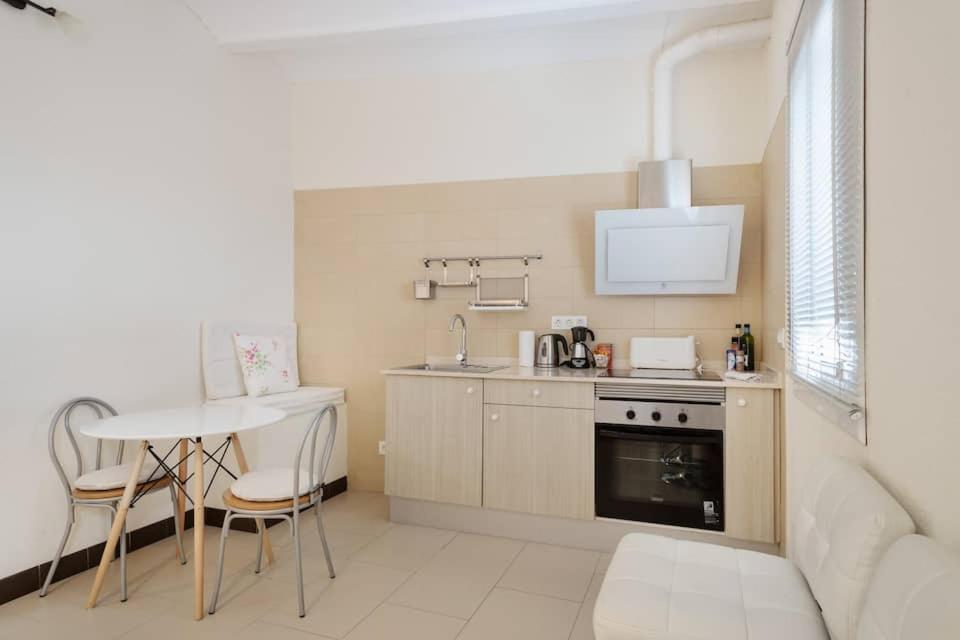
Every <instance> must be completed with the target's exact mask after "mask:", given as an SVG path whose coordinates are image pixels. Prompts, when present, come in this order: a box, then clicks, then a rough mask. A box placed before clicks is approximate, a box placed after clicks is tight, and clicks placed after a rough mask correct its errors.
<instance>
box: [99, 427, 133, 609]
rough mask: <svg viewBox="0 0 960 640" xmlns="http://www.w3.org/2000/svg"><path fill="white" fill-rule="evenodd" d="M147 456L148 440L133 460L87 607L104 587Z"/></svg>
mask: <svg viewBox="0 0 960 640" xmlns="http://www.w3.org/2000/svg"><path fill="white" fill-rule="evenodd" d="M146 456H147V441H146V440H144V441H142V442H141V443H140V447H139V448H138V449H137V457H136V458H135V459H134V461H133V469H132V470H131V471H130V477H129V478H128V479H127V486H126V487H125V488H124V490H123V496H122V497H121V498H120V504H118V505H117V515H116V516H115V517H114V518H113V526H112V527H110V536H109V537H108V538H107V546H106V547H104V549H103V555H102V556H101V557H100V566H99V567H97V575H96V577H95V578H94V579H93V586H92V587H90V595H89V596H88V597H87V609H92V608H93V607H95V606H96V605H97V597H98V596H99V595H100V589H101V588H102V587H103V579H104V578H105V577H106V575H107V569H108V568H109V567H110V561H111V560H112V559H113V552H114V551H115V550H116V548H117V541H119V540H120V535H121V534H122V533H123V525H124V523H125V522H126V520H127V511H129V509H130V501H131V500H132V499H133V494H134V492H135V491H136V490H137V484H138V480H139V479H140V469H142V468H143V460H144V458H146Z"/></svg>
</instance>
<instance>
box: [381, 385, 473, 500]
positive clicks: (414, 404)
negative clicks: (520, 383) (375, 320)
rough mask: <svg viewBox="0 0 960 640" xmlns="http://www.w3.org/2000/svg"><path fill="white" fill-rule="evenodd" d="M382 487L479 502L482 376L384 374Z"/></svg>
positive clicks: (395, 492) (409, 495)
mask: <svg viewBox="0 0 960 640" xmlns="http://www.w3.org/2000/svg"><path fill="white" fill-rule="evenodd" d="M386 384H387V406H386V432H387V433H386V437H387V452H386V454H387V455H386V476H385V492H386V493H387V494H388V495H391V496H400V497H404V498H416V499H419V500H435V501H438V502H450V503H455V504H463V505H469V506H475V507H479V506H480V504H481V490H482V487H481V473H482V458H481V457H482V455H483V380H481V379H477V378H449V377H437V378H434V377H426V376H388V377H387V380H386Z"/></svg>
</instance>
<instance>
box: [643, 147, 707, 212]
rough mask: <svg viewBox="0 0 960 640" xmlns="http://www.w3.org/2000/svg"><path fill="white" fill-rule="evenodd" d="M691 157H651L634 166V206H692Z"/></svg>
mask: <svg viewBox="0 0 960 640" xmlns="http://www.w3.org/2000/svg"><path fill="white" fill-rule="evenodd" d="M692 174H693V160H689V159H688V160H653V161H649V162H641V163H640V164H639V165H638V166H637V208H638V209H657V208H661V207H689V206H691V196H690V192H691V190H692V184H693V177H692Z"/></svg>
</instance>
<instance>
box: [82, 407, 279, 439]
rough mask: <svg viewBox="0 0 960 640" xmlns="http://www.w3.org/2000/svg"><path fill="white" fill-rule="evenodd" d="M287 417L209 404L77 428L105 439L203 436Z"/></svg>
mask: <svg viewBox="0 0 960 640" xmlns="http://www.w3.org/2000/svg"><path fill="white" fill-rule="evenodd" d="M286 417H287V414H286V412H285V411H282V410H280V409H271V408H269V407H258V406H254V405H234V406H227V405H225V406H205V407H194V408H190V409H166V410H162V411H144V412H140V413H127V414H123V415H119V416H114V417H111V418H106V419H104V420H96V421H94V422H91V423H88V424H85V425H82V426H78V427H77V428H76V429H77V431H79V432H80V433H82V434H83V435H85V436H89V437H91V438H103V439H105V440H163V439H174V438H203V437H206V436H214V435H222V434H225V433H233V432H235V431H246V430H248V429H258V428H260V427H266V426H268V425H271V424H274V423H275V422H280V421H281V420H283V419H284V418H286Z"/></svg>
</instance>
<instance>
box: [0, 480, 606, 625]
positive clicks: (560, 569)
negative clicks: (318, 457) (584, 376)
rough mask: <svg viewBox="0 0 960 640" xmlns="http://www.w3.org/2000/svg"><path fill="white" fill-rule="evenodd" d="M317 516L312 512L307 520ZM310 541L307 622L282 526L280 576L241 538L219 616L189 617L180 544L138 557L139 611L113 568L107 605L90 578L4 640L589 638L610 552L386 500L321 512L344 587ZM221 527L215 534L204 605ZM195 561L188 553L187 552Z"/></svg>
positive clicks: (134, 574)
mask: <svg viewBox="0 0 960 640" xmlns="http://www.w3.org/2000/svg"><path fill="white" fill-rule="evenodd" d="M305 515H309V514H305ZM304 522H305V524H306V525H308V526H305V527H304V536H303V549H304V581H305V582H306V585H307V586H306V603H307V615H306V617H305V618H299V617H298V616H297V602H296V587H295V584H294V575H295V568H294V564H293V554H292V550H291V548H290V536H289V531H288V527H287V526H286V525H279V526H277V527H274V528H272V529H271V530H270V535H271V539H272V541H273V544H274V549H275V552H276V564H274V565H273V566H269V567H266V568H265V569H264V571H263V573H262V574H261V575H259V576H257V575H255V574H254V573H253V563H254V553H255V550H256V537H255V536H254V535H252V534H246V533H237V532H231V534H230V538H229V542H228V544H227V563H226V568H225V572H224V591H223V593H222V594H221V601H220V608H219V609H218V610H217V613H216V614H215V615H213V616H207V617H206V618H205V619H204V620H203V621H201V622H195V621H194V620H193V619H192V617H191V616H192V611H193V607H192V602H193V567H192V565H190V564H188V565H187V566H181V565H180V564H179V563H177V562H176V561H175V559H174V547H173V542H172V539H171V540H166V541H163V542H161V543H158V544H155V545H152V546H150V547H147V548H145V549H141V550H139V551H137V552H135V553H133V554H131V555H130V558H129V565H128V576H129V591H130V593H129V601H128V602H126V603H125V604H121V603H120V601H119V594H118V585H117V576H118V572H117V566H116V563H114V565H113V566H112V567H111V573H110V575H109V577H108V579H107V582H106V586H105V587H104V590H103V593H102V594H101V600H100V605H99V606H98V607H97V608H95V609H93V610H89V611H88V610H85V609H84V608H83V603H84V600H85V598H86V594H87V591H88V589H89V588H90V584H91V582H92V580H93V571H92V570H91V571H88V572H86V573H83V574H80V575H77V576H74V577H72V578H70V579H68V580H65V581H63V582H60V583H57V584H56V585H54V588H53V589H52V590H51V592H50V594H49V595H48V596H47V597H46V598H43V599H40V598H38V597H37V596H36V594H31V595H28V596H24V597H23V598H20V599H19V600H16V601H14V602H10V603H8V604H6V605H3V606H2V607H0V640H8V639H13V638H16V639H20V638H36V639H45V638H51V639H53V638H57V639H60V638H70V640H87V639H88V638H89V639H90V640H93V639H96V640H106V639H113V638H116V639H120V640H154V639H156V640H167V639H169V638H174V639H177V640H192V639H194V638H196V639H198V640H208V639H209V640H252V639H254V638H257V639H263V640H311V639H313V640H316V639H317V638H321V639H322V638H328V639H333V638H337V639H341V638H343V639H346V640H374V639H377V638H390V639H391V640H404V639H407V638H411V639H413V638H416V639H417V640H453V639H454V638H461V639H464V640H486V639H490V640H509V639H511V638H516V639H518V640H519V639H523V640H540V639H543V640H584V639H589V638H593V631H592V626H591V615H592V613H593V602H594V600H595V599H596V597H597V592H598V591H599V589H600V583H601V581H602V578H603V572H604V571H605V570H606V566H607V563H608V562H609V555H608V554H601V553H596V552H594V551H584V550H581V549H570V548H565V547H555V546H550V545H543V544H535V543H524V542H522V541H518V540H510V539H506V538H495V537H490V536H480V535H473V534H466V533H457V532H454V531H443V530H440V529H428V528H423V527H412V526H407V525H399V524H392V523H390V522H389V520H388V519H387V500H386V498H385V497H384V496H383V495H381V494H372V493H357V492H348V493H346V494H342V495H340V496H337V497H336V498H333V499H332V500H330V501H329V502H325V503H324V522H325V525H326V530H327V539H328V541H329V542H330V545H331V547H332V551H333V556H334V563H335V565H336V569H337V578H336V579H335V580H330V579H329V578H328V577H327V574H326V565H325V564H324V560H323V552H322V549H321V548H320V539H319V536H318V535H317V532H316V529H315V528H314V527H313V518H312V516H311V517H310V518H309V519H306V520H305V521H304ZM219 533H220V532H219V529H213V528H210V527H208V528H207V530H206V532H205V535H206V536H207V559H206V565H207V574H206V575H207V591H208V594H207V602H209V592H210V590H211V589H212V586H213V585H212V584H211V582H212V580H213V577H214V575H215V566H216V550H217V544H218V541H219ZM187 549H188V553H190V551H192V549H193V545H192V543H189V542H188V544H187Z"/></svg>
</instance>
